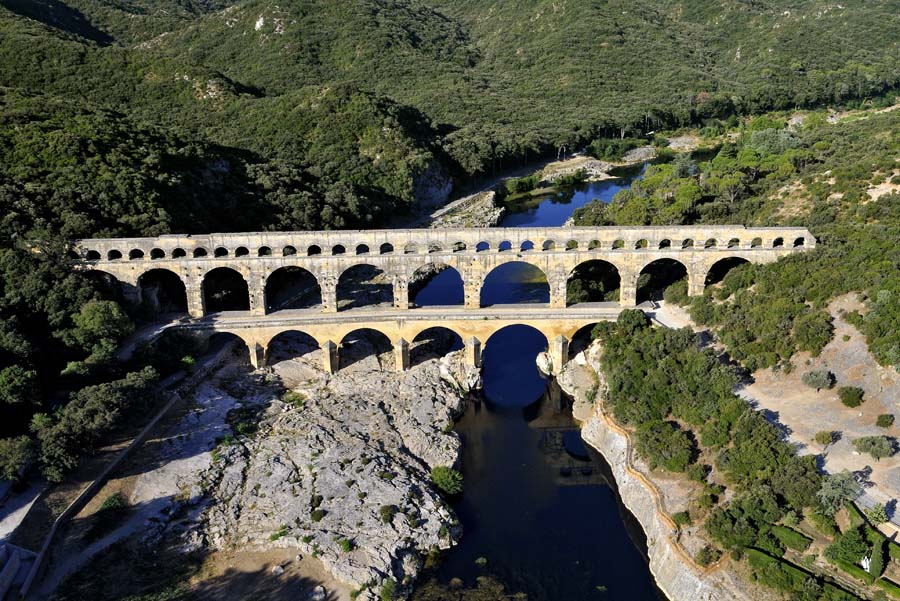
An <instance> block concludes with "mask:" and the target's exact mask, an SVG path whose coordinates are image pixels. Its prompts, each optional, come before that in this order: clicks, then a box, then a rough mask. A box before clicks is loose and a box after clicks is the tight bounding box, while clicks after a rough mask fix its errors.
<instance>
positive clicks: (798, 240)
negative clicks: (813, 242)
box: [794, 236, 806, 248]
mask: <svg viewBox="0 0 900 601" xmlns="http://www.w3.org/2000/svg"><path fill="white" fill-rule="evenodd" d="M805 245H806V238H804V237H803V236H801V237H799V238H794V248H800V247H801V246H805Z"/></svg>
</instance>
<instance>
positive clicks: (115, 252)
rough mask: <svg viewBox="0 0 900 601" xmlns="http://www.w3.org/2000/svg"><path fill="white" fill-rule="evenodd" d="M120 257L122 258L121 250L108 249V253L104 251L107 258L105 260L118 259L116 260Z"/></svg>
mask: <svg viewBox="0 0 900 601" xmlns="http://www.w3.org/2000/svg"><path fill="white" fill-rule="evenodd" d="M121 258H122V251H121V250H111V251H109V252H108V253H106V260H107V261H118V260H119V259H121Z"/></svg>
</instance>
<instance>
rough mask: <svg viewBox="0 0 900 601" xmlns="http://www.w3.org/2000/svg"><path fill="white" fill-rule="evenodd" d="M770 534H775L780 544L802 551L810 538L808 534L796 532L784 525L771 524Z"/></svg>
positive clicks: (809, 541) (810, 540)
mask: <svg viewBox="0 0 900 601" xmlns="http://www.w3.org/2000/svg"><path fill="white" fill-rule="evenodd" d="M772 534H774V535H775V538H777V539H778V540H779V541H780V542H781V544H783V545H784V546H785V547H787V548H789V549H793V550H794V551H799V552H801V553H802V552H803V551H806V549H807V548H808V547H809V544H810V543H811V542H812V539H811V538H809V537H808V536H806V535H804V534H801V533H799V532H797V531H796V530H793V529H791V528H787V527H785V526H777V525H776V526H772Z"/></svg>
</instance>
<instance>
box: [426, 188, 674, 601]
mask: <svg viewBox="0 0 900 601" xmlns="http://www.w3.org/2000/svg"><path fill="white" fill-rule="evenodd" d="M633 179H634V178H633V177H629V178H623V179H619V180H607V181H603V182H596V183H589V184H584V185H581V186H578V187H576V188H574V189H571V190H570V191H569V192H570V193H566V194H564V195H562V196H561V195H556V196H551V197H548V198H546V199H544V200H541V201H540V202H537V203H529V206H528V207H527V208H526V209H525V210H524V211H523V212H518V213H515V212H514V213H510V214H509V215H508V216H507V217H506V218H505V219H504V222H503V223H502V225H504V226H529V225H540V226H555V225H562V224H563V223H564V222H565V220H566V219H567V218H568V217H569V216H570V215H571V213H572V211H573V210H574V209H575V208H577V207H578V206H581V205H583V204H585V203H587V202H589V201H590V200H591V199H593V198H600V199H603V200H604V201H607V202H608V201H609V200H610V199H611V198H612V196H613V195H614V194H615V192H617V191H618V190H620V189H622V188H624V187H627V186H628V185H630V183H631V181H633ZM509 267H510V269H509V270H507V271H505V272H504V273H502V274H501V277H499V278H497V279H495V280H492V281H491V282H490V283H489V284H486V287H485V290H484V292H483V294H484V300H485V301H486V303H487V304H499V303H522V302H548V300H549V298H548V292H547V289H546V287H545V286H543V285H542V284H541V283H538V282H535V281H534V280H533V278H531V277H530V276H531V274H530V273H529V272H528V270H527V269H525V268H523V267H522V266H521V264H517V263H514V264H509ZM526 267H527V266H526ZM454 277H458V276H457V275H456V274H455V273H453V272H452V270H447V271H445V272H442V273H441V274H438V276H436V277H435V278H434V279H433V280H432V281H431V282H430V283H429V284H428V285H427V286H426V287H425V288H424V289H423V290H421V291H420V292H419V293H418V295H417V296H416V299H415V302H416V303H417V304H419V305H437V304H448V303H452V302H460V301H461V299H458V298H455V297H454V295H457V294H459V295H461V291H460V290H459V288H458V286H455V285H454V282H453V278H454ZM546 348H547V341H546V339H545V338H544V336H543V334H541V333H540V332H538V331H536V330H534V329H531V328H529V327H527V326H512V327H509V328H506V329H504V330H501V331H500V332H498V333H497V334H495V335H494V336H493V337H492V338H491V339H490V340H489V341H488V343H487V344H486V346H485V353H484V369H483V377H484V393H483V398H482V399H481V400H480V402H475V403H471V404H470V407H469V410H468V411H467V413H466V415H465V416H464V417H463V418H462V419H461V420H460V421H459V422H458V423H457V425H456V429H457V431H458V432H459V434H460V435H461V437H462V439H463V458H462V472H463V474H464V476H465V486H466V490H465V493H464V494H463V495H462V497H461V499H460V500H459V501H458V502H457V504H456V511H457V513H458V515H459V518H460V520H461V522H462V525H463V529H464V533H463V538H462V541H461V543H460V545H459V546H458V547H457V548H455V549H453V550H452V551H451V552H450V553H449V554H448V555H447V557H446V558H445V559H444V561H443V562H442V564H441V565H440V567H439V568H438V569H437V570H436V572H435V573H434V574H433V577H434V578H436V579H437V580H438V581H439V582H443V583H449V582H450V580H451V579H453V578H459V579H462V581H463V582H464V584H465V585H466V586H474V585H475V579H476V577H478V576H481V575H491V576H493V577H495V578H496V579H498V580H499V581H501V582H502V583H503V584H505V585H506V589H507V593H510V594H511V593H525V594H526V595H527V598H528V600H529V601H563V600H572V601H582V600H584V601H587V600H591V599H598V600H600V599H606V600H608V599H615V600H622V601H626V600H627V601H642V600H657V599H662V598H664V597H663V596H662V594H661V593H660V592H659V591H658V589H657V588H656V586H655V584H654V582H653V577H652V575H651V574H650V571H649V568H648V566H647V561H646V558H645V556H644V555H645V554H646V541H645V540H644V538H643V533H642V531H641V530H640V527H639V526H638V525H637V523H636V521H635V520H634V518H633V517H632V516H631V515H630V514H628V513H627V512H626V511H625V510H624V509H623V508H622V506H621V504H620V503H619V501H618V498H617V493H616V492H615V490H614V488H612V487H611V486H610V484H609V482H611V481H612V479H611V478H609V479H607V474H609V466H608V465H607V464H606V463H605V462H604V460H603V459H602V458H601V457H599V455H597V454H595V453H593V452H592V453H590V455H589V454H588V451H587V450H586V449H585V447H584V445H583V444H582V442H581V438H580V433H579V430H578V428H577V426H576V424H575V423H574V421H573V420H572V417H571V409H570V407H569V406H568V402H567V401H566V400H565V399H564V398H562V397H561V395H560V393H559V390H558V388H557V387H556V384H555V382H552V381H551V382H548V381H547V380H545V379H543V378H542V377H541V376H540V375H539V373H538V371H537V368H536V366H535V357H536V355H537V354H538V353H539V352H540V351H543V350H545V349H546ZM612 486H614V483H613V484H612ZM413 598H414V599H415V598H416V596H414V597H413Z"/></svg>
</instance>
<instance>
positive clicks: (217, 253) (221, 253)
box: [213, 246, 228, 257]
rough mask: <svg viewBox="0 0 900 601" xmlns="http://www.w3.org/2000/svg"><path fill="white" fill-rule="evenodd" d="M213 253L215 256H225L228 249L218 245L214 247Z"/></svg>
mask: <svg viewBox="0 0 900 601" xmlns="http://www.w3.org/2000/svg"><path fill="white" fill-rule="evenodd" d="M213 255H214V256H216V257H227V256H228V249H227V248H225V247H224V246H220V247H218V248H216V250H215V252H214V253H213Z"/></svg>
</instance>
